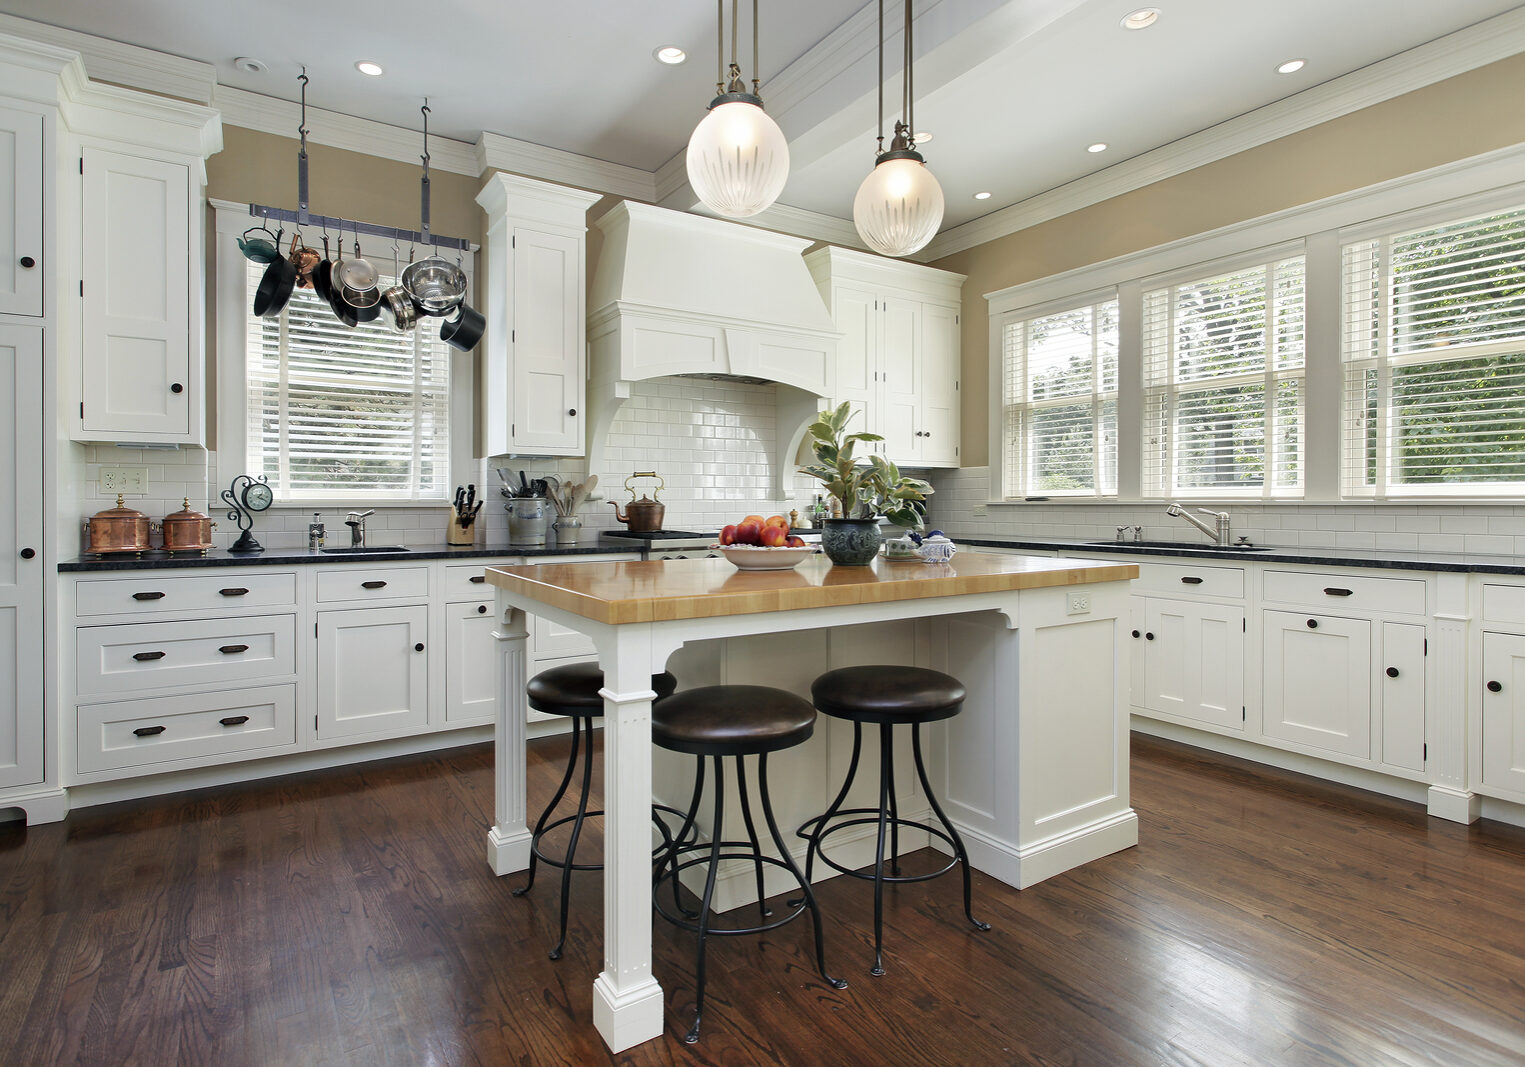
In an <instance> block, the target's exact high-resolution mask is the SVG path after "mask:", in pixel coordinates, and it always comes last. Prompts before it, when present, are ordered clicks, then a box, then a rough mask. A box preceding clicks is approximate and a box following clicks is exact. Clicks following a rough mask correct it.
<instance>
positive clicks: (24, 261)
mask: <svg viewBox="0 0 1525 1067" xmlns="http://www.w3.org/2000/svg"><path fill="white" fill-rule="evenodd" d="M35 266H37V261H36V260H35V259H33V258H32V257H31V256H22V257H21V267H22V269H23V270H31V269H32V268H33V267H35Z"/></svg>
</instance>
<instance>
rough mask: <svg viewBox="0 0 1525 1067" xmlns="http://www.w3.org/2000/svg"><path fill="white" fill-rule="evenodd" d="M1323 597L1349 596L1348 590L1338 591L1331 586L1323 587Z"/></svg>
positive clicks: (1338, 589)
mask: <svg viewBox="0 0 1525 1067" xmlns="http://www.w3.org/2000/svg"><path fill="white" fill-rule="evenodd" d="M1324 595H1325V596H1349V595H1350V590H1349V589H1340V588H1338V587H1336V586H1332V585H1331V586H1325V587H1324Z"/></svg>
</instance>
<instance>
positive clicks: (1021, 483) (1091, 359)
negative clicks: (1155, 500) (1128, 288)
mask: <svg viewBox="0 0 1525 1067" xmlns="http://www.w3.org/2000/svg"><path fill="white" fill-rule="evenodd" d="M1003 332H1004V337H1003V348H1004V352H1003V359H1004V364H1003V365H1004V368H1005V379H1006V381H1005V389H1004V392H1005V397H1004V399H1005V405H1004V407H1005V428H1004V440H1005V448H1006V455H1005V456H1004V457H1003V459H1004V463H1003V465H1002V470H1003V472H1004V481H1005V485H1004V486H1003V487H1002V495H1003V496H1005V497H1006V498H1008V499H1010V498H1020V497H1022V496H1026V495H1030V494H1039V493H1041V494H1042V495H1044V496H1111V495H1116V493H1117V299H1116V298H1115V297H1114V298H1113V299H1111V300H1106V301H1102V302H1100V303H1095V304H1087V305H1085V306H1083V307H1077V308H1070V309H1067V310H1064V311H1060V312H1055V313H1053V314H1045V315H1039V316H1034V317H1032V318H1027V319H1023V320H1022V321H1019V322H1009V323H1007V324H1006V325H1005V327H1004V329H1003Z"/></svg>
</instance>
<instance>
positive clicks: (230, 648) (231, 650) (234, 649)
mask: <svg viewBox="0 0 1525 1067" xmlns="http://www.w3.org/2000/svg"><path fill="white" fill-rule="evenodd" d="M217 651H219V652H221V653H222V654H223V655H225V656H236V655H237V654H238V653H240V652H247V651H249V646H248V645H223V646H222V647H221V648H219V649H218V650H217Z"/></svg>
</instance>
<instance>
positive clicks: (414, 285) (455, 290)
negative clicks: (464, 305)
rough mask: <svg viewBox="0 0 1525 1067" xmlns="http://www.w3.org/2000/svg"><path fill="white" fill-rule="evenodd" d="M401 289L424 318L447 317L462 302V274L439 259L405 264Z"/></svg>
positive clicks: (463, 296) (431, 258)
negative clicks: (433, 316) (405, 291)
mask: <svg viewBox="0 0 1525 1067" xmlns="http://www.w3.org/2000/svg"><path fill="white" fill-rule="evenodd" d="M402 287H403V288H404V289H406V290H407V291H408V295H409V296H411V297H412V298H413V302H414V303H415V304H417V305H418V310H419V311H420V312H421V313H422V314H425V315H448V314H450V313H451V312H452V311H454V310H455V309H456V308H457V307H459V306H460V304H461V301H463V300H465V299H466V272H465V271H463V270H462V269H461V268H460V267H458V266H456V265H455V264H454V263H451V262H450V261H449V260H447V259H445V258H443V257H441V256H428V257H427V258H425V259H421V260H419V261H418V262H417V263H410V264H408V269H407V270H405V271H403V272H402Z"/></svg>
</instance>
